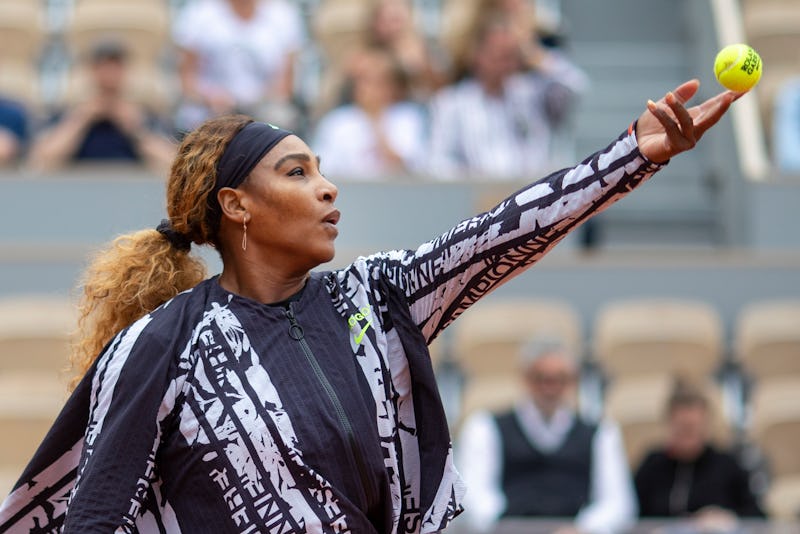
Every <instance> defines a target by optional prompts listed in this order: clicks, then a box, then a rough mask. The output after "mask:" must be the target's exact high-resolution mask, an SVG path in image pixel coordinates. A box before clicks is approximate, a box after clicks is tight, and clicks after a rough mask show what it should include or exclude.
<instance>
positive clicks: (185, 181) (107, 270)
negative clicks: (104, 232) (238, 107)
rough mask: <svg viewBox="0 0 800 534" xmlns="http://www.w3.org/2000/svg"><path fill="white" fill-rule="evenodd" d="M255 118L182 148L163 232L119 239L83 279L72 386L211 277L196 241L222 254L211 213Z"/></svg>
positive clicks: (225, 125) (222, 124)
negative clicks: (239, 138)
mask: <svg viewBox="0 0 800 534" xmlns="http://www.w3.org/2000/svg"><path fill="white" fill-rule="evenodd" d="M251 122H253V119H251V118H250V117H247V116H244V115H231V116H225V117H219V118H215V119H211V120H208V121H206V122H205V123H203V124H202V125H201V126H200V127H198V128H197V129H196V130H194V131H192V132H190V133H189V134H188V135H187V136H186V137H185V138H184V139H183V141H182V142H181V145H180V146H179V147H178V153H177V155H176V157H175V161H174V162H173V164H172V168H171V169H170V176H169V180H168V182H167V215H168V217H169V218H168V219H167V220H164V221H162V223H161V225H159V227H158V230H141V231H139V232H135V233H132V234H128V235H123V236H121V237H118V238H117V239H115V240H114V241H113V242H112V243H111V245H110V246H109V247H108V248H107V249H106V250H102V251H100V252H99V253H98V254H97V255H96V256H95V257H94V259H93V260H92V262H91V264H90V265H89V268H88V269H86V271H85V273H84V275H83V279H82V280H81V286H82V291H81V293H82V294H81V296H80V300H79V303H78V331H77V336H76V341H75V343H74V345H73V347H72V354H71V356H70V361H71V364H72V370H73V371H74V372H75V373H76V376H75V378H73V380H72V383H71V387H72V388H74V387H75V386H76V385H77V383H78V382H79V381H80V379H81V378H82V377H83V375H84V374H86V371H87V370H88V369H89V368H90V367H91V366H92V363H93V362H94V360H95V359H96V358H97V357H98V356H99V354H100V351H101V350H102V349H103V347H104V346H105V345H106V344H107V343H108V342H109V341H110V340H111V338H113V337H114V336H115V335H116V334H117V332H119V331H120V330H122V329H123V328H125V327H126V326H128V325H130V324H131V323H132V322H134V321H135V320H137V319H139V318H140V317H142V316H144V315H145V314H147V313H150V312H151V311H153V310H154V309H156V308H157V307H158V306H160V305H161V304H163V303H165V302H166V301H168V300H169V299H171V298H172V297H174V296H175V295H177V294H178V293H180V292H181V291H185V290H187V289H189V288H191V287H194V286H195V285H197V284H198V283H200V282H201V281H202V280H203V279H204V278H205V277H206V266H205V263H204V262H203V260H202V259H200V258H199V257H196V256H192V255H191V254H190V253H189V248H190V246H191V244H192V243H195V244H198V245H203V244H210V245H211V246H213V247H215V248H217V250H219V244H218V243H217V236H216V229H217V226H218V224H219V221H218V220H216V217H219V215H215V214H213V213H212V212H211V211H210V210H209V209H208V204H209V202H208V200H209V199H208V197H209V195H210V194H212V191H213V189H214V184H215V183H216V179H217V163H218V162H219V160H220V158H221V157H222V154H223V152H224V150H225V148H226V147H227V146H228V144H229V143H230V141H231V139H232V138H233V137H234V136H235V135H236V134H237V133H238V132H239V131H240V130H241V129H242V128H244V127H245V126H246V125H247V124H249V123H251Z"/></svg>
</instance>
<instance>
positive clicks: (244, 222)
mask: <svg viewBox="0 0 800 534" xmlns="http://www.w3.org/2000/svg"><path fill="white" fill-rule="evenodd" d="M242 227H243V228H244V231H243V232H242V250H247V217H245V218H243V219H242Z"/></svg>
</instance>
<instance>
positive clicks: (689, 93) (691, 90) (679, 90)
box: [673, 79, 700, 103]
mask: <svg viewBox="0 0 800 534" xmlns="http://www.w3.org/2000/svg"><path fill="white" fill-rule="evenodd" d="M699 88H700V81H699V80H696V79H695V80H689V81H688V82H684V83H682V84H681V85H679V86H678V87H676V88H675V90H674V91H673V93H674V94H675V96H676V97H677V98H678V100H680V101H681V103H685V102H688V101H689V100H691V99H692V97H693V96H694V95H695V94H697V89H699Z"/></svg>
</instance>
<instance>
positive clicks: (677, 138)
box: [636, 80, 744, 163]
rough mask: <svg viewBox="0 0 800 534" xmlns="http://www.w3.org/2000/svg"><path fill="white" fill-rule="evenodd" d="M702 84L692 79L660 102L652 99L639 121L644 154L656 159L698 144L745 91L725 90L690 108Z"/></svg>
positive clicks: (664, 158) (638, 126) (641, 148)
mask: <svg viewBox="0 0 800 534" xmlns="http://www.w3.org/2000/svg"><path fill="white" fill-rule="evenodd" d="M698 87H700V82H699V81H698V80H690V81H688V82H686V83H684V84H682V85H680V86H678V88H676V89H675V90H674V91H670V92H669V93H667V94H666V96H664V98H662V99H661V100H659V101H658V102H653V101H652V100H651V101H648V102H647V111H645V112H644V113H642V115H641V116H640V117H639V120H638V122H637V123H636V140H637V141H638V143H639V150H640V151H641V152H642V154H643V155H644V156H645V157H646V158H647V159H649V160H650V161H654V162H656V163H663V162H665V161H667V160H668V159H670V158H671V157H673V156H676V155H678V154H680V153H681V152H684V151H686V150H690V149H692V148H694V146H695V145H696V144H697V142H698V141H699V140H700V138H701V137H702V136H703V134H704V133H706V131H707V130H708V129H709V128H711V127H712V126H714V125H715V124H716V123H717V121H719V119H720V118H722V116H723V115H724V114H725V112H726V111H728V108H729V107H730V105H731V104H732V103H733V102H735V101H736V100H737V99H738V98H739V97H741V96H742V95H744V93H736V92H734V91H725V92H723V93H719V94H718V95H716V96H713V97H711V98H709V99H708V100H706V101H705V102H703V103H702V104H698V105H697V106H694V107H691V108H688V109H687V108H686V107H684V104H685V103H686V102H687V101H688V100H689V99H691V98H692V97H693V96H694V95H695V93H697V89H698Z"/></svg>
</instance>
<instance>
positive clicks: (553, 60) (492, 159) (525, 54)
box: [430, 15, 588, 180]
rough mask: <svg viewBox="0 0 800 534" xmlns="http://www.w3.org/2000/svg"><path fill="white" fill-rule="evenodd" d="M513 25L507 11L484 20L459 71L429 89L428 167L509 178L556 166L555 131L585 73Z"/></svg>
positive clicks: (455, 174)
mask: <svg viewBox="0 0 800 534" xmlns="http://www.w3.org/2000/svg"><path fill="white" fill-rule="evenodd" d="M513 30H514V25H513V21H512V20H511V19H510V18H508V17H506V16H500V15H493V16H491V17H489V18H488V19H487V20H485V21H483V22H482V24H481V25H480V26H479V27H478V28H477V29H476V33H475V35H474V37H473V38H472V44H471V46H470V48H469V53H468V54H467V59H466V65H465V67H466V69H467V70H466V72H465V73H463V77H462V78H461V79H460V81H458V82H456V83H454V84H452V85H449V86H447V87H444V88H442V89H441V90H439V92H437V94H436V95H435V96H434V97H433V99H432V102H431V154H430V168H431V175H433V176H437V177H441V178H442V179H445V180H456V179H458V180H466V179H470V178H476V179H490V180H513V179H519V178H520V177H522V176H525V175H527V174H528V173H531V172H533V173H543V172H547V171H551V170H554V169H555V168H556V167H560V166H563V163H564V162H565V161H564V158H565V157H566V156H567V154H566V152H568V151H567V150H564V149H563V148H564V147H563V143H561V142H560V141H559V139H561V138H562V134H563V132H564V131H565V130H564V126H565V125H567V124H568V118H569V115H570V112H571V110H572V109H573V108H574V104H575V102H576V99H577V97H578V95H580V94H581V93H582V92H583V91H584V90H585V89H586V87H587V86H588V78H587V77H586V75H585V74H584V73H583V71H581V70H580V69H579V68H578V67H576V66H575V65H573V64H572V63H571V62H570V61H569V60H567V59H566V58H565V57H564V56H563V55H562V54H560V53H558V52H556V51H547V50H545V49H544V48H543V47H541V46H538V45H534V44H533V43H530V42H527V41H526V42H524V43H523V42H522V41H521V40H520V38H519V36H518V35H517V34H516V33H514V31H513ZM562 154H563V155H562Z"/></svg>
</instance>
